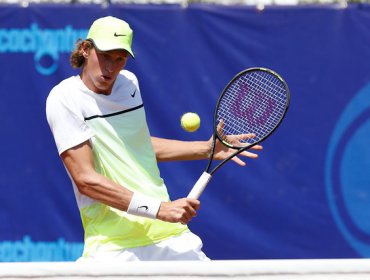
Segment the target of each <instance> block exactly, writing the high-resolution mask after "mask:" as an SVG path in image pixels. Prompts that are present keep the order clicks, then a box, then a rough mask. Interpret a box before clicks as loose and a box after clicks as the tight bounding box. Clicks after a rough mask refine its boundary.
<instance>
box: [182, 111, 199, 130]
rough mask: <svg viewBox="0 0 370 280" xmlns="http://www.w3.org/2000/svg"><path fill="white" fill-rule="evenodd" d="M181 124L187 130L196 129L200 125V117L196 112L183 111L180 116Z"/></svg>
mask: <svg viewBox="0 0 370 280" xmlns="http://www.w3.org/2000/svg"><path fill="white" fill-rule="evenodd" d="M181 126H182V128H183V129H184V130H186V131H188V132H194V131H196V130H197V129H198V128H199V126H200V118H199V116H198V114H196V113H190V112H189V113H185V114H183V115H182V117H181Z"/></svg>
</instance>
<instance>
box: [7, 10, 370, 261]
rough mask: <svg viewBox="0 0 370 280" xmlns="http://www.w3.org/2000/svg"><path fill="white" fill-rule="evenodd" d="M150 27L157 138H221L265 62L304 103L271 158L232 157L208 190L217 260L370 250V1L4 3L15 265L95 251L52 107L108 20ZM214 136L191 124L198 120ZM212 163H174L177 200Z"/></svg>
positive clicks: (142, 44) (150, 111)
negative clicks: (96, 24)
mask: <svg viewBox="0 0 370 280" xmlns="http://www.w3.org/2000/svg"><path fill="white" fill-rule="evenodd" d="M105 15H113V16H117V17H121V18H123V19H125V20H126V21H128V22H129V23H130V25H131V27H132V28H133V30H134V43H133V50H134V52H135V58H136V59H135V60H131V61H130V62H129V63H128V65H127V68H128V69H129V70H131V71H133V72H135V74H136V75H137V77H138V79H139V83H140V87H141V91H142V95H143V99H144V103H145V107H146V111H147V119H148V124H149V127H150V130H151V133H152V134H153V135H155V136H161V137H166V138H173V139H182V140H206V139H209V138H210V137H211V133H212V119H213V108H214V106H215V104H216V100H217V98H218V95H219V93H220V92H221V91H222V89H223V87H224V86H225V84H226V83H227V82H228V81H229V80H230V79H231V78H232V77H233V76H234V75H235V74H237V73H238V72H240V71H242V70H243V69H245V68H250V67H255V66H261V67H266V68H270V69H273V70H275V71H276V72H278V73H279V74H281V75H282V76H283V78H285V80H286V81H287V83H288V85H289V87H290V90H291V93H292V100H291V105H290V109H289V112H288V114H287V117H286V119H285V120H284V122H283V124H282V125H281V127H280V128H279V129H278V130H277V131H276V133H275V134H274V135H273V136H271V137H270V138H269V139H267V140H266V141H265V142H264V151H263V152H261V153H259V154H260V156H259V159H258V160H247V166H246V167H244V168H241V167H239V166H237V165H236V164H234V163H232V162H229V163H227V164H226V165H225V166H224V167H223V168H222V169H220V171H218V172H217V173H216V174H215V175H214V177H213V179H212V181H211V182H210V184H209V186H208V188H207V189H206V191H205V192H204V194H203V195H202V196H201V209H200V211H199V213H198V216H197V217H196V218H195V219H194V220H193V221H192V222H191V223H190V228H191V229H192V230H193V231H194V232H195V233H197V234H198V235H199V236H200V237H201V238H202V239H203V242H204V251H205V252H206V253H207V254H208V255H209V257H210V258H212V259H282V258H361V257H370V176H369V173H368V170H369V167H370V145H368V143H369V138H370V133H369V131H370V6H368V5H362V4H360V5H350V6H348V7H346V8H340V7H337V6H310V7H267V8H266V9H264V10H262V11H260V10H256V9H255V8H254V7H240V6H238V7H225V6H211V5H198V4H192V5H190V6H188V7H187V8H183V7H180V6H177V5H159V6H156V5H123V6H121V5H119V6H118V5H110V6H109V7H107V8H106V7H105V8H104V7H100V6H97V5H96V6H95V5H91V6H89V5H83V6H78V5H75V6H64V5H55V6H32V5H30V6H29V7H27V8H21V7H18V6H1V7H0V70H1V75H0V93H1V98H2V102H1V103H0V115H1V116H2V125H1V140H0V143H1V145H0V155H1V159H2V164H1V168H0V189H1V196H0V205H1V207H0V209H1V210H0V221H1V222H0V261H68V260H75V259H77V258H78V257H79V256H80V254H81V250H82V242H83V230H82V226H81V222H80V218H79V213H78V209H77V206H76V202H75V198H74V194H73V189H72V186H71V183H70V181H69V178H68V177H67V174H66V172H65V169H64V167H63V165H62V162H61V160H60V158H59V156H58V154H57V150H56V147H55V144H54V141H53V138H52V135H51V133H50V130H49V127H48V125H47V122H46V117H45V101H46V97H47V95H48V93H49V91H50V90H51V88H52V87H53V86H54V85H56V84H57V83H59V82H60V81H61V80H62V79H64V78H67V77H69V76H71V75H76V74H78V72H77V71H76V70H73V69H72V68H71V67H70V66H69V54H70V52H71V50H72V49H73V47H74V43H75V41H76V39H78V38H79V37H82V38H83V37H84V36H85V35H86V33H87V29H88V27H89V26H90V24H91V23H92V22H93V20H95V19H96V18H98V17H101V16H105ZM189 111H191V112H197V113H198V114H199V115H200V117H201V120H202V121H201V127H200V129H199V130H198V131H197V132H194V133H188V132H185V131H183V130H182V129H181V126H180V117H181V115H182V114H183V113H184V112H189ZM205 165H206V161H196V162H172V163H160V169H161V174H162V177H163V178H164V179H165V181H166V184H167V186H168V188H169V191H170V194H171V197H172V199H176V198H179V197H184V196H186V195H187V194H188V192H189V190H190V189H191V187H192V186H193V184H194V182H195V181H196V180H197V179H198V177H199V176H200V174H201V173H202V172H203V170H204V168H205Z"/></svg>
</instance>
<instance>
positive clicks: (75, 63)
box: [69, 38, 94, 68]
mask: <svg viewBox="0 0 370 280" xmlns="http://www.w3.org/2000/svg"><path fill="white" fill-rule="evenodd" d="M84 42H85V43H86V44H87V46H88V48H89V49H92V48H93V47H94V45H93V43H92V42H91V41H89V40H82V39H81V38H79V39H78V40H77V41H76V43H75V45H76V49H75V50H74V51H72V53H71V56H70V58H69V62H70V64H71V66H72V67H73V68H80V67H82V66H83V65H84V63H85V57H84V56H83V54H82V43H84Z"/></svg>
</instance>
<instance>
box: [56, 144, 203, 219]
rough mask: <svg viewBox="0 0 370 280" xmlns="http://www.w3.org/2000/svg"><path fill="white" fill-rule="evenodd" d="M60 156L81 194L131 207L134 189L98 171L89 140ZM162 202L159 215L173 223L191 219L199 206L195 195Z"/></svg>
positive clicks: (120, 206) (123, 207)
mask: <svg viewBox="0 0 370 280" xmlns="http://www.w3.org/2000/svg"><path fill="white" fill-rule="evenodd" d="M61 158H62V160H63V162H64V164H65V166H66V168H67V169H68V171H69V173H70V174H71V176H72V178H73V180H74V182H75V183H76V186H77V188H78V190H79V192H80V193H81V194H83V195H86V196H88V197H90V198H92V199H94V200H97V201H99V202H101V203H104V204H106V205H109V206H111V207H114V208H117V209H119V210H122V211H127V210H128V208H129V205H130V202H131V200H132V198H133V195H134V193H133V192H131V191H130V190H128V189H127V188H125V187H123V186H121V185H118V184H116V183H115V182H113V181H112V180H110V179H108V178H107V177H105V176H103V175H101V174H99V173H97V172H96V171H95V169H94V161H93V155H92V150H91V146H90V142H89V141H86V142H84V143H81V144H80V145H78V146H76V147H74V148H71V149H69V150H67V151H65V152H63V153H62V154H61ZM148 199H150V198H148ZM159 203H160V204H159V209H158V211H157V214H156V218H158V219H160V220H162V221H167V222H173V223H178V222H180V223H183V224H186V223H188V222H189V221H190V220H191V218H192V217H194V216H195V215H196V211H197V210H198V208H199V201H198V200H196V199H186V198H183V199H179V200H175V201H173V202H159Z"/></svg>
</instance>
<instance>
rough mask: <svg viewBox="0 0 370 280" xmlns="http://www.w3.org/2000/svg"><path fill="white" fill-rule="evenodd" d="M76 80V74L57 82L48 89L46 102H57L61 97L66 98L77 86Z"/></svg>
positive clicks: (71, 94)
mask: <svg viewBox="0 0 370 280" xmlns="http://www.w3.org/2000/svg"><path fill="white" fill-rule="evenodd" d="M77 80H78V79H77V77H76V76H72V77H69V78H66V79H64V80H62V81H61V82H59V83H58V84H57V85H55V86H54V87H53V88H52V89H51V90H50V92H49V95H48V97H47V99H46V103H47V104H48V103H51V102H59V101H60V100H63V99H66V100H68V99H69V98H70V97H71V96H73V92H74V91H75V90H76V89H77V88H78V81H77Z"/></svg>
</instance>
